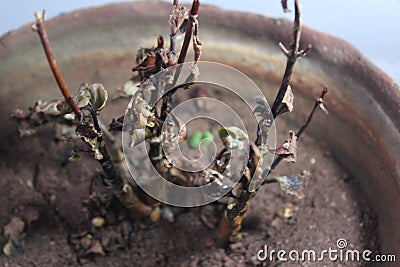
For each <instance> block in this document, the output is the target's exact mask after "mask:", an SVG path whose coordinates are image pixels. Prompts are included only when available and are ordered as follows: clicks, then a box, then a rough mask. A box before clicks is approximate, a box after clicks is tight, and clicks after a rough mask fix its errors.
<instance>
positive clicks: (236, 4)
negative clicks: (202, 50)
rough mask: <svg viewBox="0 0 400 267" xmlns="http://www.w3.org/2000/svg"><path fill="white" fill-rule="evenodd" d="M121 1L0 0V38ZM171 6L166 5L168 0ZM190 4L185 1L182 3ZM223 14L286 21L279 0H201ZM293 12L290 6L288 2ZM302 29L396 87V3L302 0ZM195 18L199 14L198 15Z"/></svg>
mask: <svg viewBox="0 0 400 267" xmlns="http://www.w3.org/2000/svg"><path fill="white" fill-rule="evenodd" d="M123 1H124V0H122V1H121V0H119V1H112V0H79V1H77V0H72V1H71V0H70V1H66V0H63V1H61V0H60V1H55V0H33V1H26V0H13V1H9V0H2V1H0V22H1V23H0V35H3V34H6V33H7V32H9V31H11V30H14V29H17V28H19V27H20V26H22V25H24V24H27V23H32V22H33V20H34V19H33V13H34V12H35V11H40V10H42V9H43V8H46V11H47V17H48V18H51V17H54V16H57V15H59V14H62V13H65V12H69V11H72V10H75V9H78V8H86V7H92V6H98V5H105V4H107V3H116V2H123ZM171 2H172V0H171ZM181 2H184V3H190V2H191V1H190V0H189V1H183V0H181ZM201 2H202V3H207V4H214V5H216V6H219V7H221V8H224V9H229V10H238V11H246V12H252V13H257V14H262V15H266V16H271V17H285V18H288V19H292V17H293V12H292V13H287V14H285V13H283V11H282V8H281V4H280V0H246V1H240V0H229V1H227V0H201ZM288 4H289V7H290V9H293V7H292V6H293V1H292V0H289V1H288ZM302 5H303V21H304V25H307V26H310V27H312V28H314V29H317V30H320V31H323V32H327V33H330V34H333V35H335V36H338V37H341V38H343V39H345V40H347V41H349V42H350V43H352V44H353V45H355V46H356V47H357V48H358V49H359V50H361V52H362V53H363V54H364V55H365V56H367V57H368V58H369V59H370V60H371V61H372V62H374V63H375V64H376V65H377V66H379V67H380V68H381V69H382V70H384V71H385V72H386V73H388V74H389V76H391V77H392V78H393V79H395V80H396V81H397V83H400V53H399V52H398V49H399V48H400V16H399V15H398V12H399V11H400V1H398V0H385V1H376V0H352V1H348V0H323V1H315V0H303V1H302ZM200 16H201V10H200Z"/></svg>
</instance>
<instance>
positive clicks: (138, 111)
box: [11, 0, 327, 256]
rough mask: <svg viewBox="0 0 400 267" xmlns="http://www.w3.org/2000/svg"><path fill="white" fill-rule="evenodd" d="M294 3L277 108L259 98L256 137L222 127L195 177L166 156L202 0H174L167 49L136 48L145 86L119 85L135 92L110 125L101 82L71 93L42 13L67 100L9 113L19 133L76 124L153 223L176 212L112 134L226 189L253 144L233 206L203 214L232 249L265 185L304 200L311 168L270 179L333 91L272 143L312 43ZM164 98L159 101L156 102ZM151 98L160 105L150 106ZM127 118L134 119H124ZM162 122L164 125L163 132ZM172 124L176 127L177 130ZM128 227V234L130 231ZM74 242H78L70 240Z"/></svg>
mask: <svg viewBox="0 0 400 267" xmlns="http://www.w3.org/2000/svg"><path fill="white" fill-rule="evenodd" d="M294 3H295V5H294V13H295V19H294V27H293V36H292V41H291V44H290V48H289V49H287V48H286V47H285V45H283V44H282V43H279V47H280V48H281V50H282V52H283V53H284V55H285V56H286V57H287V63H286V69H285V73H284V76H283V78H282V82H281V85H280V88H279V90H278V93H277V96H276V98H275V100H274V102H273V105H272V108H271V110H270V109H269V107H268V104H267V103H266V101H265V99H264V98H263V97H260V98H257V103H258V106H257V108H256V109H255V110H254V114H256V115H257V116H258V117H259V118H260V120H259V124H258V129H257V136H256V138H255V140H254V141H252V140H249V136H247V134H246V133H244V132H243V131H242V130H241V129H239V128H237V127H233V126H232V127H224V128H221V129H220V130H219V137H220V139H221V140H222V143H223V145H224V148H223V149H222V150H221V151H219V152H218V153H217V155H216V157H215V159H214V160H213V164H212V165H211V166H209V167H208V168H206V169H205V170H203V171H201V172H200V173H198V174H196V175H193V174H190V175H189V174H188V173H185V172H182V171H179V170H178V169H177V168H176V167H175V166H174V164H173V162H170V161H168V154H169V153H170V151H173V150H174V149H175V147H176V146H177V145H179V144H181V143H182V142H183V141H184V140H185V138H186V132H187V129H186V125H184V124H183V123H182V122H181V121H180V120H179V118H177V117H175V116H173V115H172V113H171V108H172V106H173V103H174V101H173V100H174V99H173V97H174V94H175V93H176V92H177V91H178V89H180V88H181V87H180V86H178V87H176V86H175V85H176V83H177V77H178V76H179V75H180V72H181V71H182V69H181V65H180V64H181V63H184V62H185V59H186V56H187V52H188V50H189V46H190V42H192V45H193V47H192V49H193V52H194V58H193V65H192V67H191V73H190V75H189V77H187V79H186V81H187V82H186V83H185V85H184V87H185V89H189V88H190V87H191V86H193V84H195V83H196V79H197V76H198V68H197V64H198V62H199V60H200V57H201V54H202V42H201V41H200V38H199V32H200V31H199V23H198V20H197V17H198V14H199V7H200V2H199V1H198V0H194V1H193V3H192V6H191V9H190V10H188V9H187V8H186V7H184V6H182V5H180V4H179V3H178V1H176V0H175V1H174V2H173V5H172V12H171V15H170V17H169V20H168V23H169V26H170V46H169V48H165V44H164V38H163V36H159V37H158V38H157V42H156V46H154V47H151V48H140V49H139V50H138V52H137V57H136V65H135V66H134V67H133V68H132V70H133V71H134V72H137V73H138V74H139V77H140V84H139V85H137V84H135V82H134V81H133V80H130V81H128V82H127V83H126V84H125V85H124V86H123V87H122V88H121V89H120V90H119V92H118V97H131V98H132V100H131V103H130V105H129V106H128V109H127V112H126V113H125V115H123V116H120V117H118V118H115V119H113V121H112V122H111V123H110V126H109V127H107V126H106V125H105V124H104V123H103V122H102V121H101V120H100V119H99V117H98V113H99V111H101V110H102V109H103V108H104V106H105V105H106V104H107V101H108V93H107V90H106V89H105V88H104V86H103V85H101V84H97V83H95V84H88V83H82V85H81V86H80V88H79V89H78V90H77V93H76V94H75V95H74V96H73V95H72V94H71V93H70V91H69V89H68V87H67V85H66V82H65V81H64V79H63V76H62V74H61V72H60V70H59V69H58V67H57V65H56V61H55V57H54V55H53V52H52V49H51V46H50V42H49V40H48V37H47V33H46V29H45V24H44V16H45V14H44V12H43V14H39V13H36V14H35V18H36V22H35V24H34V25H33V29H34V30H35V31H36V32H37V33H38V35H39V37H40V40H41V42H42V46H43V49H44V52H45V55H46V57H47V59H48V62H49V65H50V68H51V70H52V72H53V75H54V77H55V79H56V81H57V84H58V86H59V89H60V91H61V93H62V95H63V96H64V99H56V100H51V101H40V100H39V101H37V102H36V104H35V105H34V106H33V107H32V108H31V109H30V111H29V112H28V113H25V112H24V111H22V110H15V111H14V112H13V113H12V114H11V118H12V119H14V120H16V121H17V122H18V124H19V130H20V134H21V136H27V135H31V134H33V133H34V132H35V130H36V129H37V128H38V127H39V126H41V125H43V124H46V123H48V122H50V121H55V122H56V123H58V124H59V125H63V126H65V127H72V128H73V129H74V134H72V135H75V136H76V137H78V138H80V139H81V140H82V141H83V142H84V143H85V144H86V145H87V151H88V152H89V153H90V154H91V155H92V156H93V158H94V159H95V160H97V161H98V163H99V164H100V166H101V167H102V170H103V174H102V175H101V176H100V177H101V179H102V182H103V184H104V185H106V187H107V188H109V190H110V192H111V193H112V195H113V196H115V197H116V198H117V199H118V200H119V202H120V203H121V204H122V205H123V206H124V207H125V208H126V209H128V210H129V211H130V212H131V214H132V216H134V217H148V218H149V219H150V220H152V221H158V220H160V218H161V217H163V218H165V219H167V220H169V221H173V216H174V214H173V213H172V212H171V210H170V208H169V207H168V205H162V204H161V203H159V202H158V201H156V200H154V199H152V198H150V197H149V196H146V194H145V193H144V192H143V191H142V190H141V189H140V187H138V186H137V185H136V184H134V183H133V182H132V180H131V179H130V178H129V172H128V170H127V167H126V166H125V164H124V158H123V157H124V156H123V155H124V154H123V153H122V147H121V145H119V143H118V142H116V140H115V139H116V138H115V136H114V134H115V133H116V132H121V131H127V132H130V133H131V136H132V139H131V140H129V141H130V142H129V145H130V146H136V145H138V144H140V143H142V142H144V141H147V142H148V143H149V152H148V156H149V159H150V160H151V162H152V164H153V166H154V167H155V168H156V170H157V171H158V173H159V174H161V175H162V176H163V177H164V178H165V179H168V180H170V181H173V182H175V183H178V184H180V185H184V186H199V185H203V184H206V183H210V182H212V181H216V182H217V184H218V185H219V186H221V187H224V186H225V185H224V183H223V182H222V181H224V180H226V177H225V176H229V171H228V172H227V170H229V168H230V166H229V162H230V158H231V156H232V155H231V153H232V151H233V150H245V149H247V147H246V144H247V143H249V148H248V150H249V159H248V162H247V164H246V166H245V171H244V174H243V175H242V177H241V178H240V181H239V183H238V184H237V186H236V187H235V188H234V189H233V190H232V191H230V192H229V193H228V194H227V195H226V196H225V198H226V199H227V201H228V204H227V205H226V208H225V211H224V212H223V214H220V218H219V222H218V223H217V225H216V224H211V223H210V222H207V220H206V219H204V217H201V219H202V221H203V222H204V223H205V224H206V225H207V226H208V227H210V228H216V235H215V236H216V242H217V243H218V244H219V245H221V246H226V244H228V243H229V242H235V241H237V240H238V239H239V238H240V228H241V224H242V221H243V218H244V217H245V216H246V213H247V211H248V209H249V206H250V203H251V201H252V199H254V197H255V195H256V194H257V190H258V188H259V186H261V185H265V184H269V183H279V184H280V186H281V188H282V189H283V191H285V192H287V193H288V194H291V195H294V196H295V197H298V198H302V197H304V192H303V189H304V180H305V176H307V174H306V173H302V174H299V175H286V176H275V177H272V178H271V177H269V176H270V174H271V173H272V171H273V170H274V169H275V167H276V166H277V165H278V164H279V163H280V162H281V161H282V160H283V161H287V162H295V161H296V158H297V145H298V141H299V139H300V137H301V136H302V134H303V132H304V131H305V130H306V128H307V127H308V125H309V124H310V122H311V120H312V118H313V115H314V113H315V112H316V111H317V110H318V108H321V109H322V110H324V111H325V112H327V110H326V108H325V106H324V100H323V98H324V96H325V94H326V93H327V88H324V89H323V92H322V94H321V96H320V97H319V98H318V99H317V100H316V103H315V106H314V108H313V109H312V111H311V112H310V115H309V117H308V119H307V121H306V123H305V124H304V125H303V126H302V127H301V128H300V129H299V130H298V131H297V132H295V131H293V130H291V131H289V138H288V139H287V141H285V142H284V143H283V144H282V145H281V146H279V147H278V148H276V149H275V148H271V147H269V146H268V144H267V139H268V137H269V132H270V128H271V127H272V125H273V121H274V120H275V119H276V118H277V117H278V116H280V115H282V114H284V113H286V112H292V111H293V101H294V94H293V91H292V88H291V86H290V80H291V76H292V73H293V68H294V65H295V63H296V61H297V60H298V59H299V58H301V57H303V56H305V55H306V54H307V52H308V51H309V50H310V49H311V46H310V45H308V46H307V47H306V48H305V49H304V50H300V36H301V28H302V25H301V5H300V1H299V0H295V1H294ZM282 7H283V9H284V11H285V12H287V11H288V8H287V1H282ZM181 32H182V33H185V35H184V39H183V44H182V47H181V49H180V52H179V55H178V53H177V51H176V46H177V43H176V37H177V35H178V34H179V33H181ZM173 66H177V67H176V68H173V71H171V73H169V77H170V79H168V80H165V81H161V83H163V84H162V85H161V84H150V83H148V78H150V77H152V76H154V75H155V74H157V73H159V72H160V71H163V70H168V69H169V68H170V67H173ZM162 87H169V88H173V89H172V90H170V91H168V92H165V94H163V93H164V92H163V91H162V90H159V89H160V88H162ZM160 96H161V100H159V101H158V102H157V100H158V99H159V98H160ZM150 103H157V104H156V105H154V106H152V105H151V104H150ZM169 115H171V116H169ZM124 120H126V121H129V122H130V123H128V124H123V122H124ZM164 124H165V129H164V132H163V126H164ZM174 129H178V130H177V131H174ZM207 136H208V137H207ZM196 138H197V139H198V140H197V139H196V140H195V138H193V140H192V141H191V142H192V143H193V146H197V145H198V144H199V143H200V142H201V141H202V140H203V139H207V140H209V141H210V140H211V141H212V138H213V137H212V135H211V134H210V133H208V134H203V135H202V134H201V133H200V134H199V136H198V137H196ZM191 146H192V144H191ZM163 148H164V149H163ZM267 153H273V154H275V155H276V159H275V160H274V162H273V164H272V165H271V167H270V168H269V169H266V170H263V169H261V167H260V166H262V161H263V158H264V156H265V155H266V154H267ZM228 178H229V177H228ZM99 199H100V198H99V195H96V194H92V195H91V196H89V198H88V199H87V200H85V205H88V206H93V205H99V204H98V203H99V202H101V201H100V200H99ZM96 203H97V204H96ZM214 204H215V203H214ZM217 204H218V203H217ZM211 205H213V204H211ZM92 224H93V225H94V226H95V227H101V226H102V225H103V224H104V222H103V220H102V218H101V217H99V216H96V217H94V218H93V219H92ZM126 232H129V231H128V230H127V231H126ZM75 238H78V239H80V240H84V239H85V238H87V236H86V235H82V236H76V237H75ZM72 243H74V242H73V241H72ZM101 246H102V245H101V244H97V243H93V244H91V246H90V250H86V251H85V253H83V254H82V255H80V256H85V255H87V254H90V253H95V254H98V255H104V251H103V248H102V247H101Z"/></svg>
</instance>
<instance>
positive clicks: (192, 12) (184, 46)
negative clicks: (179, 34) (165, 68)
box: [178, 0, 200, 64]
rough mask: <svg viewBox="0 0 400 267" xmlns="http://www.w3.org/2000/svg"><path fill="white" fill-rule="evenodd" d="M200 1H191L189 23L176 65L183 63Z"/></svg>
mask: <svg viewBox="0 0 400 267" xmlns="http://www.w3.org/2000/svg"><path fill="white" fill-rule="evenodd" d="M199 7H200V1H199V0H193V4H192V9H191V10H190V15H189V21H188V24H187V26H186V33H185V39H184V40H183V44H182V49H181V52H180V54H179V58H178V64H182V63H183V62H185V59H186V55H187V51H188V48H189V43H190V39H192V32H193V25H194V22H195V20H196V19H197V15H198V14H199Z"/></svg>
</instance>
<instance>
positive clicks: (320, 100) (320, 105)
mask: <svg viewBox="0 0 400 267" xmlns="http://www.w3.org/2000/svg"><path fill="white" fill-rule="evenodd" d="M327 93H328V87H325V88H324V89H323V90H322V93H321V95H320V97H319V98H317V100H316V101H315V104H314V107H313V109H312V110H311V112H310V114H309V115H308V118H307V120H306V122H305V123H304V124H303V125H302V126H301V127H300V129H299V130H298V131H297V133H296V137H297V141H298V140H299V139H300V137H301V136H302V134H303V133H304V131H305V130H306V129H307V127H308V126H309V125H310V123H311V121H312V119H313V117H314V114H315V112H316V111H317V109H318V108H321V109H322V110H324V111H325V113H328V111H327V110H326V108H325V106H324V105H323V104H324V96H325V95H326V94H327ZM282 159H283V156H281V155H279V156H278V157H277V158H275V160H274V161H273V162H272V165H271V167H270V168H269V169H267V170H265V171H264V172H263V174H262V178H263V179H265V178H267V177H268V175H269V174H270V173H271V171H272V170H274V169H275V168H276V167H277V166H278V164H279V163H280V162H281V161H282ZM266 183H268V181H267V179H265V180H264V182H263V184H266Z"/></svg>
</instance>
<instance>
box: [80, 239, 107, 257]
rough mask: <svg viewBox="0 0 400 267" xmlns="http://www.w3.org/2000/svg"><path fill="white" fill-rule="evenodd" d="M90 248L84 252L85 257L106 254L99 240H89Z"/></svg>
mask: <svg viewBox="0 0 400 267" xmlns="http://www.w3.org/2000/svg"><path fill="white" fill-rule="evenodd" d="M91 241H92V242H91V246H90V248H89V249H88V250H86V252H85V254H86V255H85V256H89V255H94V256H96V255H100V256H105V255H106V253H105V252H104V249H103V246H102V245H101V242H100V240H97V239H95V240H93V239H92V240H91Z"/></svg>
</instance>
